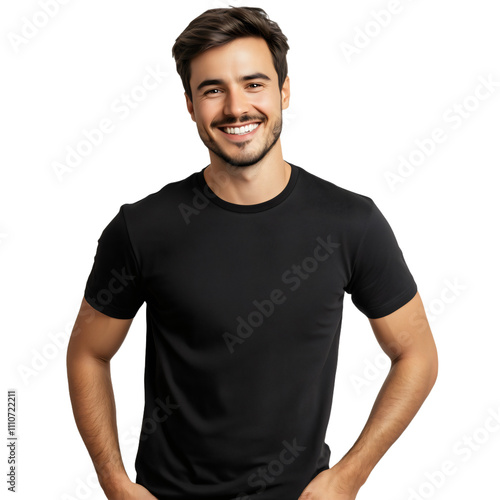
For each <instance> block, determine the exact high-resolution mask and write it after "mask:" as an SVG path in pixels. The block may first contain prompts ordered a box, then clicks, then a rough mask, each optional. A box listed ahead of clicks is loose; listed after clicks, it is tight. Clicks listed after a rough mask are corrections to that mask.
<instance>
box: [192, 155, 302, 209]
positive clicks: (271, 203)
mask: <svg viewBox="0 0 500 500" xmlns="http://www.w3.org/2000/svg"><path fill="white" fill-rule="evenodd" d="M287 163H288V164H289V165H290V167H291V168H292V171H291V173H290V178H289V179H288V183H287V185H286V186H285V187H284V189H283V190H282V191H281V192H280V193H278V194H277V195H276V196H275V197H274V198H271V199H270V200H267V201H263V202H262V203H255V204H253V205H239V204H237V203H231V202H229V201H226V200H223V199H222V198H219V197H218V196H217V195H216V194H215V193H214V192H213V191H212V190H211V189H210V186H209V185H208V184H207V181H206V180H205V176H204V175H203V173H204V171H205V170H206V169H207V168H208V166H209V165H207V166H206V167H203V168H202V169H201V170H200V171H199V172H198V173H197V174H196V182H197V184H198V187H199V188H200V189H201V191H202V193H203V194H204V195H205V196H206V197H207V198H208V199H209V200H210V201H211V202H213V203H215V204H216V205H218V206H219V207H221V208H224V209H225V210H230V211H233V212H240V213H254V212H262V211H264V210H269V209H270V208H273V207H275V206H277V205H279V204H280V203H282V202H283V201H285V199H286V198H288V196H289V195H290V193H291V192H292V191H293V189H294V187H295V184H296V183H297V179H298V176H299V167H297V166H296V165H294V164H293V163H290V162H289V161H287Z"/></svg>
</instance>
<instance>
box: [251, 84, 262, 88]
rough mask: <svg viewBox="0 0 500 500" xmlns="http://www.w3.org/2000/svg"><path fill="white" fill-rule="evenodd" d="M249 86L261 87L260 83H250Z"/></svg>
mask: <svg viewBox="0 0 500 500" xmlns="http://www.w3.org/2000/svg"><path fill="white" fill-rule="evenodd" d="M250 85H256V87H262V84H260V83H251V84H250ZM256 87H252V88H254V89H255V88H256Z"/></svg>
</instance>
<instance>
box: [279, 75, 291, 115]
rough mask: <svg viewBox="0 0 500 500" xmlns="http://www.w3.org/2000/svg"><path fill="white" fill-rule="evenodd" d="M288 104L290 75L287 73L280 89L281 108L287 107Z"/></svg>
mask: <svg viewBox="0 0 500 500" xmlns="http://www.w3.org/2000/svg"><path fill="white" fill-rule="evenodd" d="M289 104H290V77H289V76H288V75H287V77H286V78H285V81H284V82H283V88H282V89H281V107H282V109H286V108H288V106H289Z"/></svg>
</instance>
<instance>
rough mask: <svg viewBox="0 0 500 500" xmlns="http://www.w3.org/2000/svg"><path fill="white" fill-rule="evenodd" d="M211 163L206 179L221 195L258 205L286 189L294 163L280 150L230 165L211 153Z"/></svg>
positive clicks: (236, 201) (240, 202)
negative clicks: (244, 164) (243, 164)
mask: <svg viewBox="0 0 500 500" xmlns="http://www.w3.org/2000/svg"><path fill="white" fill-rule="evenodd" d="M210 156H211V160H212V161H211V163H210V165H209V166H208V167H207V168H206V169H205V171H204V177H205V181H206V183H207V184H208V186H209V187H210V189H211V190H212V191H213V192H214V193H215V194H216V195H217V196H218V197H219V198H221V199H223V200H225V201H227V202H229V203H236V204H238V205H255V204H257V203H263V202H265V201H268V200H270V199H272V198H274V197H276V196H277V195H278V194H280V193H281V192H282V191H283V189H285V187H286V185H287V184H288V181H289V179H290V176H291V173H292V167H291V166H290V165H289V164H288V163H287V162H285V160H284V159H283V157H282V156H281V154H280V155H279V157H278V158H272V156H271V155H270V154H269V155H267V156H266V157H265V158H263V159H262V160H261V161H260V162H258V163H255V164H253V165H249V166H248V167H235V166H233V165H228V164H227V163H226V162H224V161H222V160H221V159H220V158H219V157H217V156H215V155H213V154H211V155H210Z"/></svg>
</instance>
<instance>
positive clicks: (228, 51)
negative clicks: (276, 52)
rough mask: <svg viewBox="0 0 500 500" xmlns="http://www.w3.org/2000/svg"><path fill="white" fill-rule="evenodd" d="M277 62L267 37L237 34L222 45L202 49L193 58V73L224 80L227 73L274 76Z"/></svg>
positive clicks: (200, 77) (197, 77)
mask: <svg viewBox="0 0 500 500" xmlns="http://www.w3.org/2000/svg"><path fill="white" fill-rule="evenodd" d="M274 73H275V70H274V63H273V59H272V55H271V51H270V50H269V47H268V46H267V43H266V41H265V40H264V39H263V38H257V37H245V38H237V39H236V40H233V41H231V42H229V43H227V44H225V45H222V46H220V47H213V48H210V49H207V50H206V51H204V52H202V53H201V54H199V55H198V56H196V57H195V58H194V59H193V60H192V61H191V77H192V78H194V79H195V80H197V81H196V82H195V81H193V82H192V83H193V84H195V85H196V86H197V85H198V84H199V83H200V82H201V81H202V80H221V79H224V78H225V75H231V78H236V79H238V80H240V81H241V80H244V79H247V80H248V77H249V76H251V75H259V76H260V77H263V78H264V79H266V78H265V77H266V76H267V79H272V78H273V77H275V76H276V75H274Z"/></svg>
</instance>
